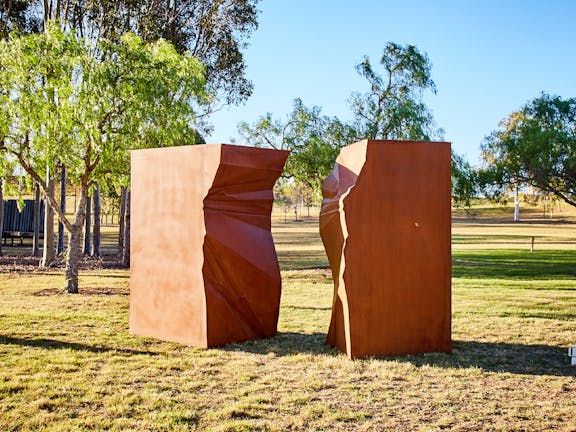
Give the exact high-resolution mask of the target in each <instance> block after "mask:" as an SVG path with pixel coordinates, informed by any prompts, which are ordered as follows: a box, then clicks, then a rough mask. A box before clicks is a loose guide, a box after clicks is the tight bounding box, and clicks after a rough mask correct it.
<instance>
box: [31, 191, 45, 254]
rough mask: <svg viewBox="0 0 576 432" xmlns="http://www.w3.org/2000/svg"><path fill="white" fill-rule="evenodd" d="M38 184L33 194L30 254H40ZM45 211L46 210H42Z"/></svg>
mask: <svg viewBox="0 0 576 432" xmlns="http://www.w3.org/2000/svg"><path fill="white" fill-rule="evenodd" d="M41 205H42V204H41V201H40V186H38V185H36V194H35V196H34V222H33V229H34V234H33V236H32V255H34V256H38V255H40V206H41ZM44 211H46V210H44Z"/></svg>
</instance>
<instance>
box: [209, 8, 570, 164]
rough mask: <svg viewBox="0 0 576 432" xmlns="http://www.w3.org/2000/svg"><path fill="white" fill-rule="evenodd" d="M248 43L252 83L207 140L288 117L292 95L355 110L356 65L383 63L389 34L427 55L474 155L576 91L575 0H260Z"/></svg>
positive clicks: (438, 109)
mask: <svg viewBox="0 0 576 432" xmlns="http://www.w3.org/2000/svg"><path fill="white" fill-rule="evenodd" d="M259 10H260V15H259V22H260V25H259V28H258V29H257V30H256V32H255V33H254V34H253V36H252V38H251V41H250V46H249V47H248V48H247V49H246V50H245V58H246V63H247V65H248V68H247V76H248V78H249V79H250V80H252V82H253V83H254V94H253V95H252V97H251V98H250V99H249V100H248V101H247V103H246V104H245V105H243V106H240V107H231V108H227V109H224V110H222V111H220V112H218V113H216V114H214V115H213V117H212V118H211V121H212V124H213V125H214V133H213V134H212V135H211V136H209V137H207V141H208V142H211V143H220V142H230V141H231V139H232V138H235V137H236V138H237V137H238V132H237V125H238V123H239V122H241V121H247V122H249V123H252V122H254V121H255V120H257V118H258V117H259V116H261V115H264V114H265V113H267V112H271V113H272V114H273V115H274V116H275V117H277V118H282V119H284V118H285V117H286V116H287V114H288V113H289V112H290V111H291V109H292V103H293V100H294V99H295V98H298V97H299V98H301V99H302V100H303V102H304V104H305V105H307V106H312V105H318V106H320V107H322V110H323V113H324V114H326V115H330V116H337V117H339V118H340V119H342V120H348V119H350V118H351V115H350V110H349V108H348V105H347V100H348V98H349V96H350V94H351V93H352V92H353V91H364V90H365V89H366V84H365V82H364V80H363V79H362V78H360V77H359V76H358V75H357V73H356V71H355V65H356V64H357V63H359V62H360V61H361V59H362V57H363V56H364V55H368V56H369V57H370V58H371V60H372V62H373V64H375V63H377V62H378V61H379V59H380V56H381V54H382V49H383V47H384V45H385V44H386V42H388V41H394V42H398V43H401V44H413V45H416V46H417V47H418V49H419V50H420V51H422V52H425V53H427V54H428V57H429V58H430V60H431V62H432V78H433V80H434V81H435V82H436V86H437V88H438V92H437V94H436V95H433V94H428V95H427V96H426V98H425V100H426V103H427V104H428V106H429V107H430V108H431V109H432V111H433V114H434V118H435V119H436V122H437V124H438V126H440V127H441V128H443V129H444V130H445V139H446V140H447V141H451V142H452V143H453V148H454V150H456V151H457V152H458V153H460V154H463V155H465V156H466V157H467V159H468V160H469V161H470V162H472V163H473V164H477V163H478V161H479V152H480V143H481V141H482V139H483V138H484V136H486V135H487V134H489V133H490V131H492V130H494V129H495V128H496V127H497V125H498V122H499V121H500V120H501V119H502V118H504V117H505V116H506V115H507V114H509V113H510V112H511V111H513V110H516V109H518V108H520V107H521V106H522V105H523V104H524V103H525V102H527V101H528V100H529V99H532V98H534V97H536V96H537V95H538V94H539V93H540V92H542V91H544V92H547V93H551V94H557V95H560V96H561V97H563V98H568V97H576V1H573V0H539V1H536V0H523V1H521V0H499V1H498V0H474V1H473V0H453V1H443V0H412V1H410V0H403V1H400V0H398V1H391V0H381V1H378V0H372V1H370V0H354V1H345V0H263V1H261V2H260V4H259Z"/></svg>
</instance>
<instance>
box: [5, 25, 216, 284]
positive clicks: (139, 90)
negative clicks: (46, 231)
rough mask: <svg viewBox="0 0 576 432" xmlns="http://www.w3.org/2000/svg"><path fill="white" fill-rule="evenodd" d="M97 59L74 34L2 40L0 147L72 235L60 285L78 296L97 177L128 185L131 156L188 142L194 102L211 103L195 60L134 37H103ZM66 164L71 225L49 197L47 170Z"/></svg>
mask: <svg viewBox="0 0 576 432" xmlns="http://www.w3.org/2000/svg"><path fill="white" fill-rule="evenodd" d="M100 50H101V51H102V52H103V53H105V55H104V56H102V57H101V58H95V57H93V56H90V55H89V51H88V48H87V44H86V43H85V42H84V41H83V40H81V39H79V38H77V37H76V35H75V34H74V33H72V32H64V31H62V30H61V29H60V28H59V27H58V26H56V25H50V26H49V27H48V28H47V31H46V32H45V33H43V34H33V35H29V36H22V37H14V38H12V39H10V40H4V41H0V64H2V68H1V69H0V84H2V85H4V86H6V87H5V88H6V89H7V91H6V92H5V93H3V94H0V112H3V113H4V118H3V119H0V133H1V135H0V143H1V146H0V151H1V152H3V153H4V154H5V155H6V154H7V155H10V156H11V157H13V158H15V159H16V160H17V161H18V162H19V164H20V165H21V167H22V168H23V169H24V170H25V171H26V173H27V174H28V175H29V176H30V177H31V178H32V179H33V180H34V181H35V182H36V183H37V184H38V185H39V186H40V187H41V189H42V191H43V192H44V194H45V195H46V196H47V204H48V205H49V206H50V207H51V208H52V209H53V210H54V212H55V213H56V214H57V216H58V218H59V220H60V221H61V222H62V223H63V225H64V227H65V228H66V230H67V231H68V233H69V240H68V252H67V256H66V289H67V290H68V292H70V293H75V292H78V262H79V259H80V252H81V234H82V227H83V224H84V218H85V208H86V200H87V197H88V193H89V190H90V188H92V187H93V186H94V185H95V183H96V182H98V181H102V182H105V181H114V182H117V183H123V184H127V182H128V178H129V177H128V175H129V173H128V169H129V163H128V161H129V150H130V149H135V148H144V147H158V146H167V145H177V144H178V145H184V144H193V137H194V136H195V127H194V123H195V118H196V115H197V114H196V111H195V110H194V106H195V105H197V104H203V103H208V102H209V95H208V94H207V93H206V90H205V79H204V76H203V67H202V65H201V63H200V62H199V61H198V60H197V59H195V58H193V57H192V56H189V55H181V54H179V53H178V52H177V51H176V50H175V49H174V48H173V47H172V45H170V44H169V43H168V42H166V41H164V40H159V41H157V42H155V43H153V44H146V43H144V42H143V41H142V40H141V39H140V38H138V37H137V36H135V35H133V34H130V33H128V34H126V35H124V36H123V37H122V38H121V41H120V42H118V43H115V42H112V41H106V40H102V41H101V47H100ZM60 163H62V164H64V165H65V166H66V167H67V176H68V180H69V182H70V183H71V184H73V185H75V186H76V187H78V189H79V191H80V195H79V199H78V202H77V206H76V211H75V215H74V219H73V220H71V219H69V218H68V217H67V216H66V215H65V214H64V213H63V212H62V211H61V210H60V206H59V204H58V202H57V201H56V200H55V199H54V198H53V197H51V196H50V195H49V194H47V190H48V184H47V183H46V181H45V180H44V178H43V173H44V171H45V170H46V169H49V170H51V171H52V172H55V169H56V167H57V166H58V165H59V164H60Z"/></svg>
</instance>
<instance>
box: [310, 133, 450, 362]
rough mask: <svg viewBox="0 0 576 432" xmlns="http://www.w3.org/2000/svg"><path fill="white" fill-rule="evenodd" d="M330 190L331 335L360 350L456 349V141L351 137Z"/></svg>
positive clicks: (353, 353)
mask: <svg viewBox="0 0 576 432" xmlns="http://www.w3.org/2000/svg"><path fill="white" fill-rule="evenodd" d="M359 164H360V165H361V166H360V167H359ZM343 173H345V174H344V175H343ZM335 185H336V186H335ZM335 190H336V193H334V191H335ZM324 195H325V199H324V201H323V205H322V211H321V216H320V230H321V235H322V239H323V241H324V244H325V247H326V250H327V254H328V257H329V260H330V264H331V266H332V270H333V275H334V281H335V293H334V302H333V304H334V307H333V312H332V319H331V323H330V328H329V331H328V338H327V340H328V343H330V344H331V345H334V346H337V347H339V348H340V349H341V350H342V351H345V352H346V353H347V354H348V356H349V357H351V358H356V357H364V356H371V355H374V356H378V355H400V354H413V353H422V352H433V351H439V352H446V351H450V349H451V292H450V291H451V289H450V277H451V251H450V226H451V214H450V144H449V143H433V142H408V141H376V140H375V141H372V140H370V141H362V142H359V143H356V144H353V145H351V146H348V147H346V148H344V149H343V151H342V153H341V155H340V156H339V158H338V160H337V163H336V166H335V169H334V172H333V173H332V175H331V176H330V177H329V178H328V179H327V180H326V182H325V184H324ZM335 208H337V209H338V211H337V215H335V213H334V209H335ZM336 218H337V219H338V222H336ZM336 257H339V258H336ZM335 266H336V269H335Z"/></svg>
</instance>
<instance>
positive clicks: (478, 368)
mask: <svg viewBox="0 0 576 432" xmlns="http://www.w3.org/2000/svg"><path fill="white" fill-rule="evenodd" d="M468 223H469V224H470V225H466V226H465V227H464V226H461V227H458V226H456V225H455V229H454V236H455V237H458V235H459V233H464V234H465V231H466V230H468V231H470V230H472V231H474V234H475V235H480V236H482V235H483V233H485V230H483V229H482V227H481V226H480V225H482V223H481V222H474V221H472V222H467V224H468ZM474 224H477V225H478V226H474ZM548 227H549V229H553V230H554V232H553V234H551V236H552V237H555V236H557V234H556V233H557V232H564V231H563V230H562V229H560V228H561V227H558V226H553V225H549V226H548ZM568 227H569V228H570V226H568ZM573 227H574V228H573V229H574V231H576V225H573ZM541 229H542V230H544V231H542V235H543V236H544V234H545V230H546V229H547V225H543V226H542V227H541ZM490 230H491V232H490V233H489V235H490V236H493V235H497V234H498V232H500V233H501V234H506V233H507V232H508V231H507V229H506V228H505V227H504V228H502V227H500V228H498V226H497V224H496V225H495V224H490ZM532 231H533V230H530V232H532ZM566 232H568V233H569V234H567V236H568V237H574V236H575V234H574V232H573V231H570V230H569V229H568V230H566ZM275 237H276V241H277V249H278V253H279V256H280V260H281V265H282V268H283V283H284V286H283V297H282V306H281V315H280V323H279V333H278V335H277V336H276V337H274V338H272V339H267V340H259V341H253V342H247V343H244V344H235V345H230V346H227V347H224V348H220V349H209V350H201V349H194V348H188V347H184V346H181V345H178V344H174V343H167V342H161V341H157V340H153V339H147V338H135V337H132V336H130V335H129V333H128V299H129V298H128V293H129V277H128V272H127V271H120V270H115V271H109V270H106V271H103V270H101V271H92V272H85V273H84V274H83V275H82V277H81V291H82V293H81V294H80V295H76V296H70V295H64V294H61V293H60V291H59V287H60V286H61V285H62V284H63V277H62V276H61V275H60V274H54V273H29V274H16V273H2V274H0V430H1V431H12V430H13V431H20V430H31V431H32V430H33V431H37V430H45V431H63V430H143V431H144V430H155V431H161V430H216V431H252V430H254V431H257V430H263V431H267V430H271V431H290V430H298V431H307V430H326V431H332V430H342V431H349V430H403V431H404V430H405V431H417V430H422V431H435V430H456V431H459V430H462V431H476V430H496V431H498V430H510V431H512V430H514V431H520V430H526V431H540V430H542V431H543V430H559V431H576V367H571V366H569V358H568V356H567V346H568V345H572V344H576V245H573V246H570V243H569V242H566V244H564V246H562V247H561V248H558V249H550V248H542V250H539V249H538V248H537V250H535V252H534V253H530V252H529V249H526V248H525V247H524V246H522V247H518V246H517V245H515V244H514V243H510V244H508V245H507V247H502V245H500V244H499V245H497V247H494V248H488V249H487V248H486V246H485V245H482V246H481V247H482V248H481V249H478V246H476V248H474V241H473V240H470V238H468V240H466V244H465V247H459V246H458V243H456V242H455V246H454V252H453V255H454V260H453V263H454V267H453V274H454V277H453V339H454V351H453V353H452V354H426V355H418V356H408V357H401V358H386V359H366V360H357V361H350V360H348V359H347V358H346V357H345V356H344V355H343V354H341V353H339V352H338V351H336V350H334V349H331V348H329V347H327V346H326V345H325V344H324V339H325V335H326V330H327V326H328V322H329V317H330V307H331V299H332V282H331V279H330V276H329V271H328V269H327V268H326V266H327V262H326V258H325V256H324V253H323V249H322V245H321V243H320V242H319V238H318V235H317V226H316V221H315V220H313V219H312V220H305V221H303V222H290V223H286V224H285V223H283V222H280V221H279V222H277V223H275Z"/></svg>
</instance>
